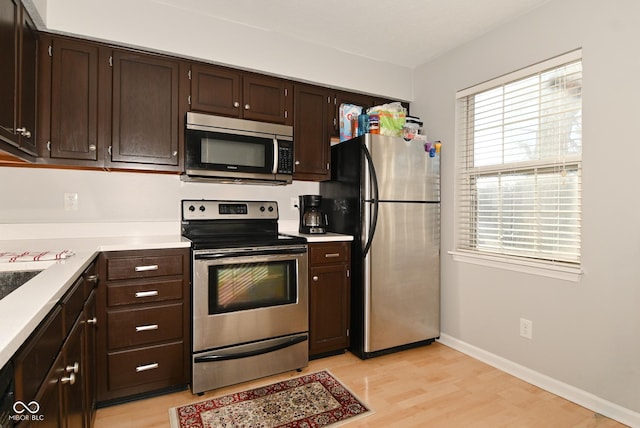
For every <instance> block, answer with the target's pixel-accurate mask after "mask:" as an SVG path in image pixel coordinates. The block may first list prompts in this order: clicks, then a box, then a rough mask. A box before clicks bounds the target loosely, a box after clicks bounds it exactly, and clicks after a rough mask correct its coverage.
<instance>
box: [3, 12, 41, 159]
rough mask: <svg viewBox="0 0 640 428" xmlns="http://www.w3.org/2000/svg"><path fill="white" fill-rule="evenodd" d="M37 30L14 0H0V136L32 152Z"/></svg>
mask: <svg viewBox="0 0 640 428" xmlns="http://www.w3.org/2000/svg"><path fill="white" fill-rule="evenodd" d="M37 40H38V33H37V31H36V28H35V25H34V24H33V22H32V21H31V19H30V18H29V15H28V14H27V12H26V11H25V9H24V7H23V6H22V5H21V3H20V1H18V0H5V1H2V2H0V52H2V53H1V54H0V55H1V56H0V76H2V78H0V100H2V102H1V103H0V138H2V140H4V141H5V142H8V143H10V144H12V145H13V146H15V147H19V148H20V149H21V151H23V152H24V153H27V154H29V155H35V154H36V146H35V141H36V140H35V131H36V128H35V125H36V123H35V121H36V58H37Z"/></svg>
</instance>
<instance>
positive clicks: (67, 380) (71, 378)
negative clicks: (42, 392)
mask: <svg viewBox="0 0 640 428" xmlns="http://www.w3.org/2000/svg"><path fill="white" fill-rule="evenodd" d="M60 383H63V384H67V383H68V384H69V385H73V384H74V383H76V375H75V373H71V374H69V376H68V377H62V378H60Z"/></svg>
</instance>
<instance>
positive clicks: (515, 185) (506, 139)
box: [457, 51, 582, 266]
mask: <svg viewBox="0 0 640 428" xmlns="http://www.w3.org/2000/svg"><path fill="white" fill-rule="evenodd" d="M457 99H458V108H459V110H458V123H459V126H460V127H459V129H458V136H459V139H458V141H459V146H460V148H461V150H460V151H459V152H458V161H459V164H458V171H459V175H458V179H459V183H458V190H457V191H458V194H457V198H458V199H457V203H458V205H457V216H458V234H457V239H458V242H457V247H458V250H459V251H463V252H471V253H472V254H476V255H487V256H498V257H500V258H505V259H506V258H508V259H514V260H520V261H527V262H553V263H554V264H561V265H567V266H579V264H580V221H581V187H582V185H581V176H582V60H581V52H580V51H575V52H571V53H569V54H566V55H563V56H561V57H557V58H553V59H551V60H549V61H546V62H544V63H540V64H536V65H535V66H532V67H530V68H527V69H524V70H519V71H518V72H515V73H512V74H510V75H507V76H503V77H501V78H499V79H495V80H493V81H491V82H486V83H484V84H481V85H478V86H475V87H473V88H469V89H466V90H464V91H460V92H459V93H458V94H457Z"/></svg>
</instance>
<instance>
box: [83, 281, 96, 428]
mask: <svg viewBox="0 0 640 428" xmlns="http://www.w3.org/2000/svg"><path fill="white" fill-rule="evenodd" d="M84 322H85V326H84V338H85V349H84V355H83V367H84V403H85V409H84V412H85V426H86V427H90V426H92V425H93V420H94V417H95V412H96V400H97V399H96V375H97V370H96V328H97V318H96V292H95V291H92V292H91V294H90V295H89V298H88V299H87V302H86V304H85V307H84Z"/></svg>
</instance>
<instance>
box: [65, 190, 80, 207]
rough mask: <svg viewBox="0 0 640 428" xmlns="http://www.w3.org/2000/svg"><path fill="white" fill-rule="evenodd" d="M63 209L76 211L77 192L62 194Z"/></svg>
mask: <svg viewBox="0 0 640 428" xmlns="http://www.w3.org/2000/svg"><path fill="white" fill-rule="evenodd" d="M64 210H65V211H78V194H77V193H65V194H64Z"/></svg>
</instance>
